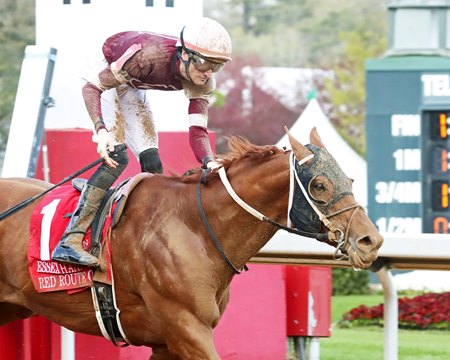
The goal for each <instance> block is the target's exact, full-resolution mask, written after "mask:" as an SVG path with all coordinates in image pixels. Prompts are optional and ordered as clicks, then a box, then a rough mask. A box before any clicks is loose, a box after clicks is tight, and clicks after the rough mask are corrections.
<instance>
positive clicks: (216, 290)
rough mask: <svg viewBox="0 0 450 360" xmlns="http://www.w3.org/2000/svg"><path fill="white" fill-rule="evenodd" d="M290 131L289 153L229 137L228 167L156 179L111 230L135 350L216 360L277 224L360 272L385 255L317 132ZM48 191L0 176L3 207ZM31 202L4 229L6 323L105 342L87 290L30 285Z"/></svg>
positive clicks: (2, 306)
mask: <svg viewBox="0 0 450 360" xmlns="http://www.w3.org/2000/svg"><path fill="white" fill-rule="evenodd" d="M288 135H289V140H290V144H291V147H292V150H286V149H284V148H283V149H281V148H279V147H277V146H273V145H265V146H261V145H255V144H252V143H251V142H250V141H248V140H247V139H245V138H242V137H231V138H229V139H228V146H229V152H228V153H226V154H224V155H219V156H218V158H217V161H218V162H219V163H220V164H221V168H220V169H214V170H211V171H205V170H202V169H201V168H199V169H193V170H192V171H191V172H190V173H189V174H184V175H182V176H178V175H169V176H165V175H154V176H149V177H146V178H145V179H143V180H142V181H141V182H140V183H139V184H137V185H136V187H135V188H134V190H133V191H132V192H131V194H130V195H129V199H128V201H127V202H126V204H125V206H124V209H123V214H122V217H121V219H120V221H119V222H118V224H117V225H116V226H115V227H114V229H113V230H112V231H111V240H110V241H111V256H112V269H113V271H114V288H115V294H116V302H117V306H118V308H119V309H120V322H121V326H122V329H123V332H124V334H125V335H126V338H127V340H128V342H129V343H130V344H132V345H136V346H138V345H140V346H147V347H151V348H152V355H151V359H152V360H175V359H184V360H190V359H195V360H201V359H205V360H217V359H220V357H219V355H218V353H217V351H216V349H215V347H214V343H213V328H214V327H215V326H216V325H217V324H218V322H219V320H220V318H221V316H222V314H223V313H224V311H225V309H226V306H227V303H228V300H229V297H230V293H229V290H230V282H231V281H232V279H233V277H234V276H235V275H236V274H238V273H239V272H240V271H242V269H243V268H244V267H245V264H246V263H247V262H248V261H249V260H250V259H251V258H252V257H253V256H254V255H256V253H257V252H258V251H259V250H260V249H261V248H262V247H263V246H264V245H265V244H266V243H267V242H268V241H269V240H270V239H271V238H272V236H273V235H274V234H275V233H276V231H278V229H280V228H283V229H287V230H289V229H291V230H292V231H301V234H306V233H308V231H309V230H310V231H309V232H310V233H314V234H315V235H314V237H316V238H318V239H320V240H321V241H326V242H328V243H329V244H330V245H332V246H335V247H336V249H337V250H339V251H340V252H341V253H342V254H343V255H342V256H346V257H347V258H348V259H349V260H350V262H351V264H352V265H353V267H354V268H358V269H362V268H367V267H369V266H370V265H371V263H372V262H373V261H374V260H375V259H376V258H377V254H378V249H379V248H380V246H381V244H382V243H383V238H382V236H381V235H380V234H379V232H378V231H377V229H376V227H375V226H374V224H373V223H372V222H371V220H370V219H369V218H368V216H367V215H366V213H365V211H364V209H363V208H362V207H361V206H360V205H358V203H357V202H356V200H355V199H354V196H353V193H352V192H351V186H352V180H351V179H349V178H348V177H347V176H346V175H345V174H344V173H343V171H342V170H341V169H340V167H339V166H338V164H337V163H336V161H335V159H334V158H333V157H332V156H331V154H329V153H328V151H327V150H326V148H325V146H324V144H323V143H322V140H321V139H320V136H319V134H318V133H317V131H316V130H315V129H313V130H312V131H311V133H310V144H307V145H302V144H301V143H300V142H298V141H297V140H296V139H295V138H294V137H293V136H292V135H291V134H289V133H288ZM292 179H294V180H292ZM293 184H294V185H293ZM50 186H51V184H49V183H46V182H44V181H41V180H35V179H21V178H6V179H5V178H4V179H0V198H1V202H0V204H1V205H0V211H5V210H6V209H9V208H10V207H11V206H13V205H14V204H17V203H18V202H20V201H23V199H26V198H27V197H31V196H35V195H36V194H38V193H40V192H43V191H45V190H46V189H49V187H50ZM200 190H201V191H200ZM305 198H307V201H306V200H305ZM35 206H36V204H35V203H32V204H31V205H29V206H27V207H25V208H23V209H21V210H20V211H19V212H17V213H15V214H14V215H12V216H9V217H8V218H6V219H4V220H3V221H1V222H0V326H1V325H5V324H7V323H9V322H11V321H13V320H16V319H25V318H29V317H31V316H34V315H41V316H44V317H46V318H47V319H49V320H51V321H52V322H55V323H57V324H59V325H61V326H64V327H66V328H68V329H70V330H72V331H74V332H81V333H85V334H91V335H98V336H102V333H101V330H100V327H99V324H98V323H97V319H96V315H95V310H94V306H93V302H92V298H91V293H90V291H81V292H77V293H74V294H70V295H69V294H68V293H67V292H66V291H55V292H46V293H39V292H37V291H36V290H35V289H34V287H33V284H32V281H31V279H30V274H29V271H28V269H27V255H26V254H27V247H28V243H29V223H30V216H31V213H32V210H33V208H34V207H35ZM288 208H290V209H291V210H290V211H289V210H288ZM196 209H198V211H197V210H196ZM288 211H289V214H290V216H289V217H288V216H287V214H288ZM263 214H264V215H263ZM289 218H290V219H289ZM290 221H292V223H290ZM301 227H303V230H302V229H301ZM295 228H297V230H296V229H295ZM305 229H307V230H308V231H305ZM311 241H316V240H314V239H311Z"/></svg>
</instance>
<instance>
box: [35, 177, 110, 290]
mask: <svg viewBox="0 0 450 360" xmlns="http://www.w3.org/2000/svg"><path fill="white" fill-rule="evenodd" d="M79 196H80V192H79V191H78V190H76V189H74V188H73V186H71V185H64V186H60V187H58V188H56V189H54V190H52V191H51V192H49V193H48V194H47V195H46V196H45V197H44V198H43V199H42V200H41V202H40V203H39V204H38V205H37V206H36V208H35V209H34V210H33V213H32V215H31V220H30V244H29V247H28V261H29V271H30V275H31V279H32V281H33V284H34V287H35V288H36V291H37V292H50V291H57V290H70V291H72V292H75V291H80V290H83V289H84V288H86V287H88V286H91V284H92V277H93V269H92V268H89V267H85V266H76V265H68V264H62V263H60V262H57V261H53V260H52V259H51V254H52V251H53V249H54V247H55V246H56V244H57V243H58V241H59V239H61V237H62V234H63V233H64V230H65V229H66V227H67V225H68V223H69V221H70V215H68V214H71V213H72V212H73V211H74V210H75V208H76V206H77V202H78V198H79ZM110 226H111V216H110V215H108V216H107V218H106V221H105V226H104V228H103V239H105V238H106V236H108V234H109V228H110ZM90 243H91V231H90V229H89V230H88V231H87V233H86V235H85V237H84V239H83V247H84V248H85V249H88V248H89V246H90ZM107 243H109V241H108V242H107ZM76 289H78V290H76Z"/></svg>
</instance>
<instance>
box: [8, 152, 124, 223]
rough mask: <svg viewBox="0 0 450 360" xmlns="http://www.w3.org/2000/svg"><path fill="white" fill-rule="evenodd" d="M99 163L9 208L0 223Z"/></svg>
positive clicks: (97, 162) (97, 161) (92, 164)
mask: <svg viewBox="0 0 450 360" xmlns="http://www.w3.org/2000/svg"><path fill="white" fill-rule="evenodd" d="M126 148H127V147H126V145H125V144H119V145H116V146H115V147H114V152H120V151H123V150H125V149H126ZM108 153H109V154H110V155H111V154H112V153H111V152H108ZM101 162H103V158H98V159H97V160H95V161H93V162H91V163H90V164H89V165H86V166H85V167H84V168H82V169H80V170H77V171H75V172H74V173H73V174H72V175H69V176H67V177H65V178H64V179H62V180H61V181H60V182H59V183H57V184H55V185H53V186H51V187H50V188H48V189H47V190H45V191H43V192H41V193H39V194H37V195H34V196H30V197H29V198H27V199H25V200H23V201H22V202H20V203H18V204H17V205H14V206H13V207H11V208H9V209H8V210H5V211H3V212H2V213H0V221H2V220H4V219H6V218H7V217H9V216H11V215H13V214H15V213H16V212H18V211H19V210H22V209H23V208H25V207H27V206H28V205H30V204H31V203H32V202H33V201H35V200H37V199H39V198H40V197H42V196H44V195H45V194H47V193H49V192H50V191H52V190H53V189H56V188H57V187H58V186H60V185H62V184H64V183H66V182H67V181H69V180H72V179H73V178H75V177H77V176H78V175H81V174H82V173H84V172H86V171H88V170H90V169H92V168H93V167H94V166H96V165H98V164H100V163H101Z"/></svg>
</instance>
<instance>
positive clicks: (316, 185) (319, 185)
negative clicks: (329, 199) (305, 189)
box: [314, 182, 325, 192]
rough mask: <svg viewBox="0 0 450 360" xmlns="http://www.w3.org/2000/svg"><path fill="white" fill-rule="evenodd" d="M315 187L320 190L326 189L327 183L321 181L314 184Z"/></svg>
mask: <svg viewBox="0 0 450 360" xmlns="http://www.w3.org/2000/svg"><path fill="white" fill-rule="evenodd" d="M314 189H315V190H317V191H319V192H322V191H325V185H324V184H322V183H321V182H319V183H317V184H315V185H314Z"/></svg>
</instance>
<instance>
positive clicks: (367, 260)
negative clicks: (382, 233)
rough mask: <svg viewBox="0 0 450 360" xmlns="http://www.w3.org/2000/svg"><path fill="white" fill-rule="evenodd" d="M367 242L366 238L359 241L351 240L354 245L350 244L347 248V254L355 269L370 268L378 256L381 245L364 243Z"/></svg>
mask: <svg viewBox="0 0 450 360" xmlns="http://www.w3.org/2000/svg"><path fill="white" fill-rule="evenodd" d="M364 242H365V239H364V238H361V239H358V240H357V241H355V242H353V241H351V240H350V241H349V243H353V244H354V246H351V245H350V246H349V247H348V249H347V256H348V259H349V261H350V264H351V265H352V267H353V269H354V270H362V269H367V268H369V267H370V266H371V265H372V263H373V262H374V261H375V260H376V259H377V258H378V248H379V246H375V247H374V246H367V245H368V244H365V245H362V243H364Z"/></svg>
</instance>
